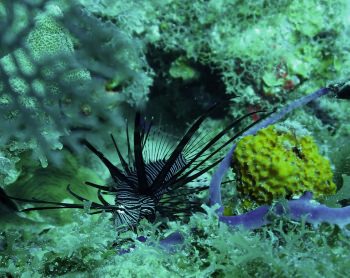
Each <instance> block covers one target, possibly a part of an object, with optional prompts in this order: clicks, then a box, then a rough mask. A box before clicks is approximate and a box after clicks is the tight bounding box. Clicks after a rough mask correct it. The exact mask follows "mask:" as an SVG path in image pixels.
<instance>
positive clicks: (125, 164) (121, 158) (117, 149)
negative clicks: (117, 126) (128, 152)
mask: <svg viewBox="0 0 350 278" xmlns="http://www.w3.org/2000/svg"><path fill="white" fill-rule="evenodd" d="M111 138H112V141H113V145H114V148H115V150H116V151H117V154H118V158H119V160H120V162H121V163H122V166H123V169H124V171H125V172H126V173H127V174H128V175H130V173H131V171H130V169H129V165H128V164H127V163H126V161H125V159H124V157H123V156H122V154H121V153H120V151H119V148H118V145H117V142H116V141H115V139H114V136H113V134H111Z"/></svg>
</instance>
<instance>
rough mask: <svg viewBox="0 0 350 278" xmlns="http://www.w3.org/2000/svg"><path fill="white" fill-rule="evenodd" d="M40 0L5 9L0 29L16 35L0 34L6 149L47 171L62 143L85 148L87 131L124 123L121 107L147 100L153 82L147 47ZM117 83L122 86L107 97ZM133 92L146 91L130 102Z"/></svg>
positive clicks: (83, 14) (0, 105) (0, 109)
mask: <svg viewBox="0 0 350 278" xmlns="http://www.w3.org/2000/svg"><path fill="white" fill-rule="evenodd" d="M36 2H37V3H39V4H32V1H5V2H4V3H2V4H1V12H2V14H3V15H4V17H2V20H1V22H0V23H1V29H2V30H9V32H4V33H1V35H0V40H1V41H2V42H3V43H4V51H3V52H2V53H1V54H2V55H3V57H2V58H1V59H0V76H1V80H0V92H1V96H0V113H1V116H2V120H1V126H0V131H1V138H0V143H1V145H2V147H5V146H6V147H7V149H10V150H11V151H15V150H23V149H24V150H26V149H33V150H35V152H33V154H34V156H36V157H37V158H39V159H40V160H41V162H42V164H43V165H46V164H47V161H46V158H47V156H49V157H50V158H53V159H54V158H57V157H56V155H55V154H56V153H54V152H52V150H57V149H61V148H62V145H63V144H65V145H68V146H70V147H71V148H75V149H77V148H78V149H79V148H80V147H79V143H78V140H79V138H81V137H85V136H86V135H85V134H86V132H87V131H89V132H90V134H92V133H91V131H95V132H96V134H97V133H98V131H100V130H104V131H105V130H109V129H112V128H117V127H118V126H120V125H121V124H123V121H122V120H121V118H120V111H118V110H117V109H116V108H115V106H116V105H117V104H118V103H120V102H125V101H126V100H128V101H129V102H130V103H132V104H134V105H135V104H139V103H142V102H145V100H147V90H148V88H147V86H148V85H149V84H150V83H151V79H150V78H149V76H148V75H147V73H145V72H142V70H143V69H145V71H147V64H146V62H145V61H144V60H142V58H141V56H142V47H141V46H140V45H139V44H138V43H137V41H136V40H133V39H131V38H129V37H128V36H127V35H126V34H124V33H123V32H121V31H119V30H118V28H117V27H115V26H114V25H112V24H110V23H109V22H103V21H102V20H99V19H97V18H96V17H94V16H93V15H92V14H91V13H88V12H87V11H86V10H84V8H83V7H80V6H74V5H71V6H69V8H67V9H66V10H63V9H62V10H61V7H60V6H58V5H55V4H54V3H49V4H47V2H46V1H39V2H38V1H36ZM46 4H47V5H46ZM44 8H46V10H44ZM22 17H23V18H22ZM12 29H13V30H12ZM11 30H12V31H11ZM16 30H17V31H16ZM10 31H11V32H10ZM15 31H16V32H15ZM140 69H142V70H140ZM115 79H117V80H118V82H119V87H118V88H117V89H115V92H112V93H109V92H106V90H105V86H106V84H107V83H108V82H110V81H111V80H115ZM128 90H130V91H138V92H142V93H139V94H138V95H135V96H134V97H133V98H131V97H130V95H125V94H124V95H123V92H127V91H128ZM118 92H120V93H121V94H118Z"/></svg>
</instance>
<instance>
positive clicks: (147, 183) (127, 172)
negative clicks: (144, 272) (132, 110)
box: [10, 104, 265, 229]
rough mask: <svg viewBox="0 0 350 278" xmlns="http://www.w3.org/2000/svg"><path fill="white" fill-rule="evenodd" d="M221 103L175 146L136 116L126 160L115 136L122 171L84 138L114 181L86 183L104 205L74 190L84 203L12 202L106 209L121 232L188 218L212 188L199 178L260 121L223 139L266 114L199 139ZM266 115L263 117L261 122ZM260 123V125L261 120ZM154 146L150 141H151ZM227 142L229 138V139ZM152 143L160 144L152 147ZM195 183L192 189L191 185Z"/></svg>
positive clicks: (94, 210) (25, 200) (27, 209)
mask: <svg viewBox="0 0 350 278" xmlns="http://www.w3.org/2000/svg"><path fill="white" fill-rule="evenodd" d="M217 107H218V104H215V105H213V106H211V107H210V108H209V109H207V110H206V111H205V112H204V113H203V114H202V115H201V116H200V117H198V119H197V120H196V121H195V122H194V123H193V124H192V125H191V126H190V128H189V129H188V130H187V132H186V133H185V134H184V136H183V137H182V138H181V139H180V140H179V141H178V143H177V144H175V145H171V144H169V143H167V142H166V140H165V138H164V137H163V136H161V135H160V132H159V130H155V131H154V130H153V129H152V122H151V123H150V124H149V125H147V126H146V125H145V124H144V122H143V119H142V118H141V115H140V113H139V112H137V113H136V116H135V123H134V131H133V138H132V139H133V141H132V140H131V136H130V134H129V130H128V127H126V138H127V140H126V141H127V142H126V144H127V149H128V151H127V156H126V158H124V156H123V155H122V154H121V152H120V150H119V147H118V145H117V142H116V140H115V138H114V137H113V135H111V139H112V141H113V144H114V147H115V151H116V153H117V156H118V159H119V162H120V164H121V168H119V167H117V166H116V165H114V164H113V163H112V162H111V161H110V160H108V159H107V158H106V157H105V155H104V154H103V153H102V152H100V151H99V150H97V149H96V148H95V147H94V146H93V145H92V144H91V143H90V142H88V141H87V140H86V139H83V140H81V142H82V144H84V145H85V146H86V147H87V148H88V149H89V150H90V151H92V152H93V153H94V154H95V155H96V156H97V157H98V158H99V159H100V160H101V161H102V162H103V164H104V165H105V166H106V167H107V168H108V170H109V173H110V175H111V178H112V183H111V184H109V185H98V184H95V183H92V182H86V183H85V184H86V185H88V186H91V187H94V188H96V189H98V190H97V197H98V200H99V201H100V203H97V202H91V201H89V200H87V199H86V198H84V197H82V196H80V195H78V194H76V193H74V192H73V191H72V190H71V188H70V186H69V185H68V186H67V191H68V192H69V194H70V195H72V196H73V197H75V198H77V199H78V200H79V201H81V202H82V203H81V204H70V203H64V202H50V201H45V200H39V199H35V198H33V199H31V200H29V199H23V198H17V197H10V198H11V199H14V200H17V201H21V202H29V203H34V204H45V206H36V207H31V208H26V209H23V210H22V211H33V210H50V209H63V208H72V209H84V208H86V203H88V204H89V208H90V214H97V213H101V212H103V211H106V212H110V213H112V214H113V218H114V222H115V226H116V227H117V229H122V228H123V227H126V228H134V227H136V226H137V224H138V223H139V221H140V220H142V219H144V218H145V219H147V220H149V221H154V220H155V219H157V218H158V217H160V218H167V219H169V220H173V219H176V218H178V217H185V216H189V215H191V214H193V213H194V212H195V211H199V210H200V209H201V204H202V202H201V200H200V199H199V198H197V197H196V195H197V193H199V192H201V191H203V190H206V189H208V186H207V185H206V184H205V182H203V181H202V182H200V181H198V179H199V178H200V177H201V176H202V175H203V174H205V173H207V172H208V171H209V170H210V169H212V168H213V167H215V166H216V165H217V164H219V163H220V161H221V160H222V152H223V151H225V148H226V147H227V146H229V145H230V143H232V141H234V140H235V139H236V138H237V137H239V136H240V135H241V134H242V133H243V132H245V131H246V130H248V129H249V128H251V127H252V126H253V125H255V124H256V123H257V121H255V122H253V123H251V124H250V125H248V126H246V127H245V128H243V129H242V130H240V131H238V132H236V133H235V134H233V135H232V136H229V137H227V136H225V135H226V134H228V133H229V132H230V131H231V130H232V129H233V128H235V127H237V126H238V125H239V124H240V123H241V121H242V120H244V119H245V118H247V117H250V116H252V115H254V114H257V113H261V112H264V111H255V112H251V113H249V114H246V115H244V116H242V117H240V118H238V119H237V120H235V121H233V122H232V123H231V124H230V125H228V126H227V127H226V128H224V129H223V130H221V131H220V132H219V133H216V134H214V133H212V134H205V135H196V134H197V133H198V130H199V128H200V126H201V125H202V123H203V121H204V120H205V119H206V118H208V117H209V115H210V114H211V113H212V111H213V110H214V109H215V108H217ZM263 118H265V117H262V118H261V119H260V120H262V119H263ZM260 120H259V121H260ZM150 137H153V138H154V140H153V142H151V143H149V141H150V140H149V138H150ZM225 138H226V139H225ZM154 141H155V142H156V143H154ZM193 182H194V183H195V184H197V185H196V186H190V183H193ZM104 195H114V196H115V198H114V204H110V203H109V202H107V200H106V199H105V198H104Z"/></svg>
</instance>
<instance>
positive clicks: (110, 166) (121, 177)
mask: <svg viewBox="0 0 350 278" xmlns="http://www.w3.org/2000/svg"><path fill="white" fill-rule="evenodd" d="M81 142H82V144H84V145H85V146H86V147H87V148H88V149H89V150H90V151H92V152H93V153H94V154H95V155H96V156H97V157H98V158H99V159H100V160H101V161H102V162H103V164H104V165H106V167H107V168H108V170H109V172H110V174H111V176H112V177H116V178H117V179H119V180H121V181H125V182H127V178H126V177H125V175H124V174H123V173H122V172H121V171H120V170H119V169H118V167H116V166H114V165H113V164H112V163H111V162H110V161H109V160H108V159H107V158H106V157H105V156H104V155H103V154H102V153H101V152H100V151H98V150H97V149H96V148H95V147H94V146H93V145H91V144H90V143H89V141H87V140H86V139H82V140H81Z"/></svg>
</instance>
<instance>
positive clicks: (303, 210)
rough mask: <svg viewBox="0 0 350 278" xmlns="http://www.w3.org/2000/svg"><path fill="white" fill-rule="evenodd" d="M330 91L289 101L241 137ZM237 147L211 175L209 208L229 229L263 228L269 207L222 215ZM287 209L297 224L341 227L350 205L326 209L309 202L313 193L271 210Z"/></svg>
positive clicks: (348, 218)
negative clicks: (223, 186)
mask: <svg viewBox="0 0 350 278" xmlns="http://www.w3.org/2000/svg"><path fill="white" fill-rule="evenodd" d="M331 92H332V91H331V90H330V89H328V88H322V89H320V90H318V91H316V92H314V93H313V94H310V95H307V96H305V97H302V98H300V99H298V100H296V101H293V102H291V103H290V104H288V105H287V106H285V107H284V108H282V109H281V110H280V111H277V112H275V113H273V114H272V115H270V116H269V117H267V118H266V119H265V120H263V121H261V122H260V123H258V124H257V125H255V126H253V127H252V128H251V129H249V130H247V131H246V132H245V133H244V134H243V136H247V135H253V134H256V133H257V131H259V130H260V129H262V128H264V127H267V126H269V125H271V124H274V123H276V122H277V121H279V120H280V119H282V118H283V117H284V116H285V115H286V114H288V113H289V112H291V111H293V110H295V109H296V108H299V107H301V106H303V105H305V104H307V103H309V102H310V101H312V100H315V99H317V98H319V97H321V96H323V95H326V94H328V93H331ZM235 148H236V144H234V145H233V146H232V147H231V149H230V150H229V151H228V153H227V154H226V156H225V157H224V159H223V160H222V161H221V163H220V164H219V166H218V167H217V169H216V171H215V173H214V175H213V176H212V179H211V182H210V188H209V196H210V206H213V205H215V204H218V205H219V208H218V209H217V211H216V212H217V214H218V216H219V220H220V221H221V222H224V223H226V224H228V225H230V226H234V227H236V226H243V227H244V228H247V229H255V228H259V227H261V226H263V225H266V224H268V220H267V219H266V216H267V213H268V212H269V211H270V210H271V209H272V208H271V207H270V206H261V207H259V208H257V209H255V210H252V211H250V212H247V213H244V214H241V215H237V216H223V215H222V212H223V206H222V200H221V182H222V179H223V178H224V176H225V174H226V173H227V171H228V170H229V169H230V167H231V161H232V155H233V152H234V151H235ZM286 210H287V212H288V216H289V217H290V218H291V219H292V220H297V221H300V220H301V219H302V218H305V221H307V222H308V223H311V224H313V225H319V224H320V223H322V222H325V223H329V224H336V225H338V226H339V227H340V228H343V227H345V225H347V224H349V223H350V206H348V207H344V208H329V207H327V206H325V205H321V204H317V203H316V202H315V201H313V200H312V194H311V193H310V192H306V193H305V194H304V195H303V196H302V197H301V198H300V199H298V200H291V201H287V204H286V206H285V208H284V209H282V206H281V205H277V206H276V207H275V208H274V213H275V214H277V215H282V214H285V211H286Z"/></svg>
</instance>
